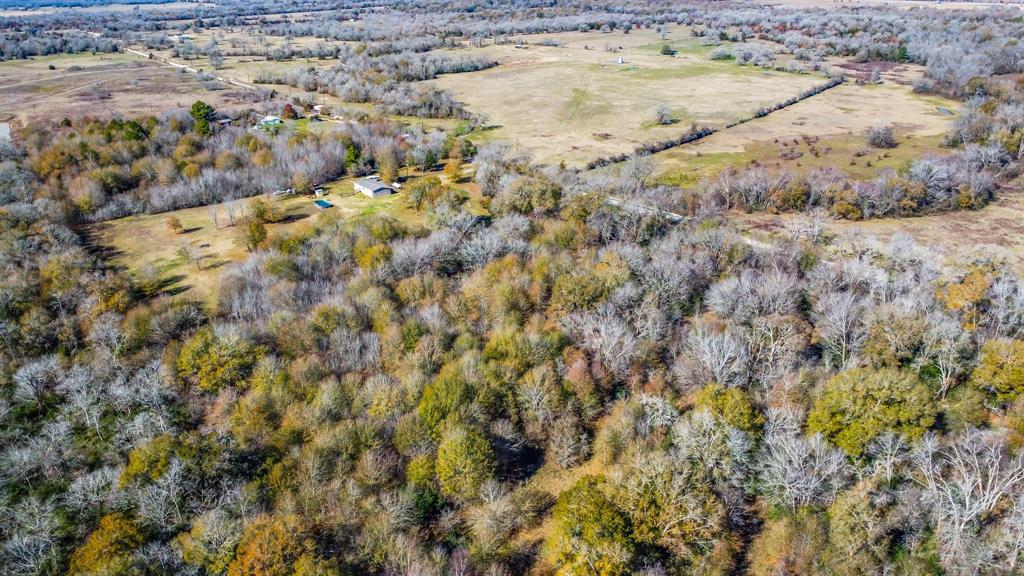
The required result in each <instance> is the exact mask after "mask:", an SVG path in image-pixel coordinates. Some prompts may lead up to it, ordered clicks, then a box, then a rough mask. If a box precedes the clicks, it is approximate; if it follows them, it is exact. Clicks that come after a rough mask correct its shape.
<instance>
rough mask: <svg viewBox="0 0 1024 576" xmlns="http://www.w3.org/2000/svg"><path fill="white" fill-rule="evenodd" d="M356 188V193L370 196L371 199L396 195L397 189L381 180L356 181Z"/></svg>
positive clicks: (363, 179) (362, 179) (364, 179)
mask: <svg viewBox="0 0 1024 576" xmlns="http://www.w3.org/2000/svg"><path fill="white" fill-rule="evenodd" d="M353 185H354V186H355V188H356V192H360V193H362V194H365V195H367V196H369V197H370V198H376V197H378V196H388V195H390V194H394V193H395V189H394V188H392V187H391V186H388V185H387V184H385V183H383V182H381V181H379V180H367V179H366V178H361V179H359V180H356V181H355V183H354V184H353Z"/></svg>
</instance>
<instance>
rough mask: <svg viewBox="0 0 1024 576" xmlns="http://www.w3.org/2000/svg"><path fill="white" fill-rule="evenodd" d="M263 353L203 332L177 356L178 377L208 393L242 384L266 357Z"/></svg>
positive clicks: (235, 338)
mask: <svg viewBox="0 0 1024 576" xmlns="http://www.w3.org/2000/svg"><path fill="white" fill-rule="evenodd" d="M263 354H264V349H263V348H262V347H260V346H257V345H255V344H252V343H251V342H249V341H247V340H245V339H243V338H241V337H239V336H236V335H229V336H218V335H216V334H214V331H213V329H212V328H208V327H207V328H202V329H200V330H199V331H198V332H196V333H195V335H194V336H192V338H190V339H189V340H188V342H185V345H184V346H182V348H181V352H180V354H179V355H178V361H177V369H178V375H180V376H181V377H182V378H185V379H186V380H188V381H190V382H191V383H193V384H195V385H196V386H198V387H199V388H200V389H201V390H206V391H207V392H217V391H219V390H220V389H222V388H224V387H226V386H237V385H239V384H241V383H242V382H243V381H244V380H245V379H246V378H248V377H249V374H250V373H251V372H252V369H253V367H254V366H256V363H257V362H258V361H259V359H260V358H262V357H263Z"/></svg>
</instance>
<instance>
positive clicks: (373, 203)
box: [84, 178, 423, 301]
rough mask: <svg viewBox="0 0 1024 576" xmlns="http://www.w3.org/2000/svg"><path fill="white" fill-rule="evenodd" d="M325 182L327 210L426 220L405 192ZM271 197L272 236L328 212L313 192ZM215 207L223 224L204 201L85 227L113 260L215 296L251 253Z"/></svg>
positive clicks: (175, 288) (190, 292) (176, 287)
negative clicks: (381, 192) (381, 193)
mask: <svg viewBox="0 0 1024 576" xmlns="http://www.w3.org/2000/svg"><path fill="white" fill-rule="evenodd" d="M324 188H325V189H326V190H327V191H328V195H327V196H326V197H325V199H326V200H327V201H329V202H331V203H332V204H334V207H333V208H328V209H327V210H326V211H330V212H334V213H335V215H340V216H341V217H343V218H345V219H356V218H360V217H365V216H369V215H374V214H386V215H390V216H392V217H395V218H397V219H399V220H401V221H402V222H405V223H408V224H411V225H414V226H418V225H422V224H423V216H422V214H420V213H418V212H416V211H414V210H412V209H410V208H408V207H406V205H405V195H404V194H401V193H399V194H395V195H392V196H390V197H387V198H376V199H371V198H367V197H366V196H363V195H361V194H354V193H353V190H352V179H350V178H343V179H341V180H338V181H335V182H332V183H330V184H326V185H325V186H324ZM249 202H250V200H237V201H235V203H234V204H235V205H236V206H237V208H238V209H237V210H236V214H240V213H241V211H242V210H241V209H242V208H244V207H245V206H246V205H247V204H248V203H249ZM271 202H272V204H273V205H274V206H275V207H276V208H277V209H278V210H280V212H281V214H282V216H283V219H282V221H281V222H278V223H272V224H268V225H267V232H268V234H269V235H270V236H271V237H274V236H280V235H293V234H302V233H306V232H309V231H311V230H312V229H313V228H314V227H315V226H316V223H317V221H318V216H319V215H320V214H321V213H322V212H326V211H322V210H320V209H319V208H317V207H316V206H315V205H314V204H313V199H311V198H309V197H303V196H296V197H291V198H284V199H275V200H272V201H271ZM216 210H217V212H218V221H219V228H218V227H214V225H213V222H212V221H211V219H210V216H209V208H208V207H205V206H201V207H197V208H186V209H183V210H176V211H173V212H166V213H162V214H146V215H140V216H129V217H126V218H120V219H117V220H111V221H109V222H104V223H100V224H94V225H90V226H87V227H86V228H85V230H84V232H85V233H86V235H87V236H88V237H89V238H90V240H91V241H92V242H93V243H94V244H96V245H97V246H98V247H101V248H103V249H104V250H105V251H106V252H107V257H108V259H109V261H110V262H111V263H112V264H113V265H115V266H118V267H122V268H124V269H126V270H127V271H128V272H129V273H131V274H135V275H138V273H139V272H140V271H141V270H142V269H143V267H144V266H147V265H152V266H155V267H156V268H157V269H158V270H159V271H160V273H161V274H162V276H163V278H164V279H165V282H166V291H167V292H168V293H171V294H186V295H187V296H188V297H189V298H196V299H201V300H206V301H212V300H214V299H215V298H216V296H217V286H218V278H219V277H220V274H221V273H222V272H223V271H224V266H225V265H227V264H231V263H233V262H239V261H241V260H243V259H245V258H246V257H247V256H248V252H247V251H246V249H245V246H244V244H243V243H242V242H241V241H240V230H239V228H238V227H233V226H230V225H229V222H228V216H227V209H226V207H225V206H224V205H219V206H217V207H216ZM170 217H176V218H178V219H179V220H180V221H181V223H182V226H183V229H184V230H185V232H184V233H182V234H175V233H174V232H173V231H172V230H171V229H170V228H168V227H167V225H166V221H167V219H168V218H170ZM236 221H237V219H236ZM184 244H187V245H190V246H193V247H195V248H198V249H199V251H200V253H201V254H202V256H203V258H202V261H201V264H200V266H199V267H198V268H197V267H196V265H195V264H189V263H187V262H185V261H184V260H183V259H182V258H181V257H180V256H179V255H178V250H179V249H180V248H181V246H182V245H184Z"/></svg>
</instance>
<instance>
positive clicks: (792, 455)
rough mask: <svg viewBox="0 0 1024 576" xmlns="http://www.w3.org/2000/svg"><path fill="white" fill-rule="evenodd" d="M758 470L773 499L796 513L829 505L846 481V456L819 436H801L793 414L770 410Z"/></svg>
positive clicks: (765, 491)
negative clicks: (816, 506) (800, 509)
mask: <svg viewBox="0 0 1024 576" xmlns="http://www.w3.org/2000/svg"><path fill="white" fill-rule="evenodd" d="M756 468H757V472H758V479H759V482H760V485H761V487H762V490H763V491H764V493H765V495H766V496H767V497H768V499H769V500H772V501H774V502H775V503H776V504H779V505H783V506H788V507H790V508H791V509H793V510H796V509H797V508H798V507H800V506H808V505H811V504H828V503H829V502H831V501H832V500H833V499H834V498H835V495H836V493H837V492H838V491H839V489H840V488H842V487H843V485H844V484H845V482H846V476H847V466H846V460H845V458H844V457H843V453H842V452H841V451H839V450H838V449H836V448H833V447H832V446H830V445H829V444H828V442H826V441H825V439H824V438H822V437H821V435H820V434H815V435H813V436H811V437H809V438H807V437H804V436H803V435H801V434H800V427H799V423H798V421H797V418H796V417H795V415H793V414H787V413H782V412H779V411H777V410H770V411H769V413H768V425H767V427H766V432H765V436H764V441H763V443H762V449H761V452H760V453H759V454H758V457H757V463H756Z"/></svg>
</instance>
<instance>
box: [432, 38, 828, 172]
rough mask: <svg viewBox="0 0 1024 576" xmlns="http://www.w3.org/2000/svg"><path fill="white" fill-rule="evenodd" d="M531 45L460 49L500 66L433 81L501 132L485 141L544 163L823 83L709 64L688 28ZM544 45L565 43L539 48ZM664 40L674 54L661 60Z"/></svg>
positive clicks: (588, 155) (654, 135)
mask: <svg viewBox="0 0 1024 576" xmlns="http://www.w3.org/2000/svg"><path fill="white" fill-rule="evenodd" d="M525 40H526V41H527V42H529V44H528V45H526V47H525V48H522V47H521V48H517V47H516V45H512V44H503V45H491V46H486V47H484V48H480V49H466V50H464V51H463V50H460V51H459V52H465V53H467V54H473V55H488V56H491V57H493V58H495V59H496V60H498V62H499V63H500V65H499V66H497V67H495V68H491V69H488V70H483V71H480V72H472V73H466V74H452V75H448V76H443V77H441V78H438V79H436V80H432V81H431V82H434V83H435V85H437V86H439V87H441V88H445V89H448V90H450V91H452V92H453V93H454V94H455V96H456V98H458V99H459V100H461V101H462V102H464V103H465V104H466V105H467V107H468V108H469V110H470V111H472V112H478V113H483V114H486V115H487V116H488V118H489V120H490V122H491V123H492V124H493V125H494V126H495V128H493V129H492V130H489V131H487V132H485V133H484V136H483V137H481V138H480V139H481V140H504V141H508V142H512V143H514V144H516V145H519V146H522V147H524V148H526V149H529V150H532V151H533V152H534V153H535V154H536V155H537V158H538V159H539V160H540V161H542V162H546V163H558V162H559V161H562V160H564V161H566V162H567V163H568V164H572V165H579V164H583V163H585V162H586V161H587V160H590V159H593V158H597V157H601V156H607V155H611V154H617V153H621V152H628V151H630V150H632V149H633V148H635V147H636V146H637V145H638V144H641V143H644V142H650V141H655V140H662V139H665V138H668V137H671V136H674V135H677V134H679V133H680V132H683V131H686V130H688V129H689V126H690V125H691V124H692V123H697V124H702V125H703V124H708V125H713V126H717V125H722V124H725V123H726V122H728V121H729V120H734V119H737V118H741V117H744V116H749V115H750V114H751V113H753V112H754V111H755V110H756V109H758V108H760V107H762V106H769V105H771V104H774V103H776V102H779V101H782V100H785V99H787V98H789V97H791V96H795V95H797V94H799V93H800V92H802V91H804V90H806V89H807V88H810V87H811V86H814V85H817V84H820V83H821V82H822V81H823V79H822V77H821V76H820V75H816V74H814V75H812V74H791V73H786V72H774V71H765V70H763V69H761V68H755V67H749V66H739V65H737V64H735V63H734V62H732V61H715V60H711V59H710V58H709V56H708V53H709V52H710V51H711V49H712V47H711V46H703V45H701V43H700V41H699V40H697V39H694V38H692V37H691V36H690V33H689V29H687V28H683V27H672V28H671V29H670V30H669V31H668V32H667V34H666V37H665V39H664V40H663V39H662V38H661V35H660V34H659V33H658V32H656V31H655V30H653V29H651V30H635V31H632V32H630V33H629V34H623V33H621V32H613V33H609V34H600V33H577V32H574V33H566V34H551V35H539V36H528V37H525ZM544 40H547V41H549V42H553V43H558V44H560V45H559V46H545V45H540V44H539V43H540V42H542V41H544ZM665 44H668V45H669V46H670V47H672V48H673V49H674V50H675V51H676V54H675V55H674V56H667V55H663V54H661V49H662V46H663V45H665ZM620 59H621V61H620ZM659 105H665V106H667V107H668V108H669V109H670V110H671V112H672V117H673V119H674V123H672V124H668V125H661V124H659V123H658V122H657V121H656V119H655V109H656V108H657V107H658V106H659Z"/></svg>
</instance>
